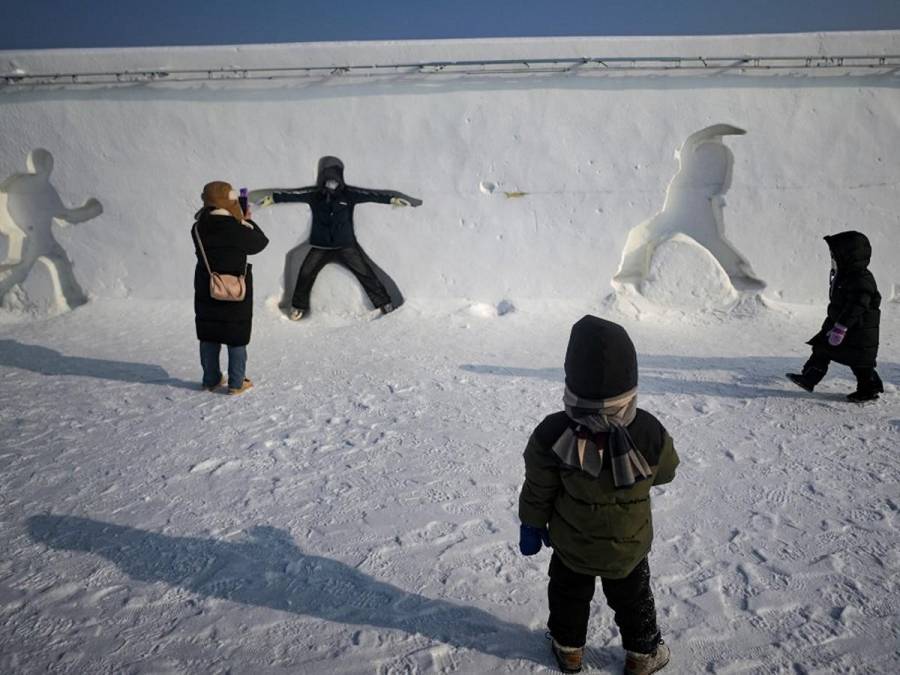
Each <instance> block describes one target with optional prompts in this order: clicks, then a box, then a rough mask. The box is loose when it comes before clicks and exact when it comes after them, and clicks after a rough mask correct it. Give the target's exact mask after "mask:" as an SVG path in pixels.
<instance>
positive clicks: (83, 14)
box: [0, 0, 900, 49]
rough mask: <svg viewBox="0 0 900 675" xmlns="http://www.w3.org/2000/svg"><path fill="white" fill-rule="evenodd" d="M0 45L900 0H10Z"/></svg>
mask: <svg viewBox="0 0 900 675" xmlns="http://www.w3.org/2000/svg"><path fill="white" fill-rule="evenodd" d="M3 4H4V5H5V6H4V8H3V21H2V22H0V49H48V48H58V47H123V46H148V45H207V44H240V43H267V42H312V41H331V40H385V39H398V40H403V39H441V38H475V37H516V36H562V35H694V34H715V33H724V34H727V33H778V32H808V31H834V30H876V29H900V0H846V1H840V0H742V1H735V0H720V1H719V2H712V1H710V0H630V1H629V0H612V1H607V2H604V1H602V0H593V1H590V0H571V1H566V0H543V1H537V0H496V1H494V2H491V0H394V1H392V0H346V1H342V0H293V1H290V0H256V1H253V0H243V1H238V0H218V1H216V2H210V1H200V0H162V1H160V2H153V1H152V0H143V1H141V2H138V1H136V0H83V1H81V2H76V1H74V0H18V1H15V0H6V1H5V2H4V3H3Z"/></svg>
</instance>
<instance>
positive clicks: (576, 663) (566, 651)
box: [550, 640, 584, 673]
mask: <svg viewBox="0 0 900 675" xmlns="http://www.w3.org/2000/svg"><path fill="white" fill-rule="evenodd" d="M550 648H551V649H552V650H553V656H555V657H556V662H557V663H558V664H559V669H560V670H561V671H563V672H564V673H580V672H581V659H582V658H583V657H584V647H564V646H563V645H561V644H559V643H558V642H557V641H556V640H552V641H551V643H550Z"/></svg>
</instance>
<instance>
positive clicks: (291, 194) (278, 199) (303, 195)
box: [247, 185, 319, 206]
mask: <svg viewBox="0 0 900 675" xmlns="http://www.w3.org/2000/svg"><path fill="white" fill-rule="evenodd" d="M318 191H319V187H318V186H317V185H307V186H306V187H301V188H294V189H287V188H276V189H266V190H251V191H250V192H249V193H248V194H247V198H248V199H249V200H250V202H251V203H252V204H258V205H259V206H271V205H272V204H279V203H285V202H303V203H305V204H309V202H310V200H311V199H312V198H313V196H314V195H315V194H316V192H318Z"/></svg>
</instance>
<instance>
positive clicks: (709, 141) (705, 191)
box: [614, 124, 765, 290]
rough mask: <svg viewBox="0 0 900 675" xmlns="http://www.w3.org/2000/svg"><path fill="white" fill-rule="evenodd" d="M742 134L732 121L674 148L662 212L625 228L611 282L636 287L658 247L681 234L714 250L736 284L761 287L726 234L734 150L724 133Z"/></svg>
mask: <svg viewBox="0 0 900 675" xmlns="http://www.w3.org/2000/svg"><path fill="white" fill-rule="evenodd" d="M745 133H746V131H744V130H743V129H739V128H737V127H734V126H731V125H730V124H714V125H712V126H709V127H706V128H705V129H701V130H700V131H698V132H696V133H694V134H691V136H689V137H688V139H687V140H686V141H685V142H684V145H683V146H682V147H681V150H679V151H678V153H677V158H678V163H679V169H678V172H677V173H676V174H675V176H674V177H673V178H672V181H671V183H670V184H669V188H668V191H667V193H666V201H665V204H664V206H663V209H662V211H660V213H659V214H657V215H656V216H655V217H654V218H652V219H650V220H649V221H647V222H645V223H642V224H641V225H638V226H637V227H635V228H633V229H632V230H631V232H629V233H628V239H627V241H626V243H625V250H624V253H623V256H622V263H621V265H620V266H619V271H618V272H617V273H616V275H615V277H614V281H616V282H618V283H620V284H634V285H635V286H637V285H638V284H639V283H640V282H641V281H642V280H643V279H644V278H646V277H647V273H648V271H649V268H650V263H651V260H652V258H653V253H654V250H655V249H656V247H657V246H658V245H659V244H661V243H663V242H665V241H667V240H669V239H671V238H672V237H674V236H676V235H678V234H684V235H688V236H689V237H691V238H692V239H693V240H694V241H696V242H697V243H698V244H700V245H701V246H702V247H703V248H705V249H706V250H707V251H709V253H710V254H712V256H713V257H714V258H715V259H716V260H717V261H718V263H719V264H720V265H721V266H722V269H723V270H724V271H725V272H726V273H727V274H728V277H729V279H730V280H731V283H732V285H733V286H734V287H735V288H736V289H738V290H761V289H762V288H764V287H765V284H764V283H763V282H762V281H761V280H760V279H759V278H758V277H757V276H756V274H755V273H754V272H753V269H752V268H751V266H750V263H749V262H747V260H746V259H745V258H744V257H743V256H742V255H741V254H740V253H739V252H738V251H737V249H736V248H735V247H734V245H733V244H732V243H731V242H730V241H728V238H727V237H726V236H725V224H724V217H723V207H724V204H725V199H724V195H725V193H726V192H727V191H728V188H729V187H730V186H731V173H732V167H733V165H734V155H733V154H732V153H731V150H729V149H728V147H727V146H726V145H725V144H724V143H723V142H722V137H723V136H726V135H741V134H745Z"/></svg>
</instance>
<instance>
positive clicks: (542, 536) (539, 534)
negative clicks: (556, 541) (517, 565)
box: [519, 523, 550, 555]
mask: <svg viewBox="0 0 900 675" xmlns="http://www.w3.org/2000/svg"><path fill="white" fill-rule="evenodd" d="M541 543H543V544H544V545H545V546H548V547H549V546H550V532H548V531H547V528H546V527H533V526H531V525H526V524H525V523H522V524H521V525H520V526H519V550H520V551H521V552H522V555H534V554H535V553H537V552H538V551H540V550H541Z"/></svg>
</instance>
